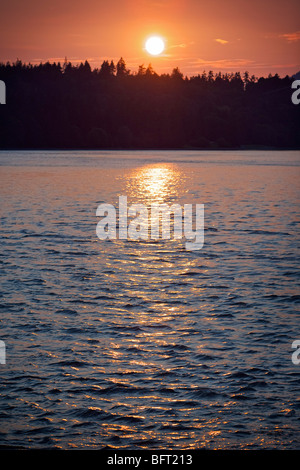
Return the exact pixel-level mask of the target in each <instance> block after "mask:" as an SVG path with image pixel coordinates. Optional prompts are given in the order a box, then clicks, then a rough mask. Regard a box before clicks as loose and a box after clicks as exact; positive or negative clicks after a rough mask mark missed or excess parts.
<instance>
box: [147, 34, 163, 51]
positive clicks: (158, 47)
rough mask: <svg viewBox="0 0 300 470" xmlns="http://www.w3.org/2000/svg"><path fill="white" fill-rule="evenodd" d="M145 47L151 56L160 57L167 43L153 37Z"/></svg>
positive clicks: (157, 37)
mask: <svg viewBox="0 0 300 470" xmlns="http://www.w3.org/2000/svg"><path fill="white" fill-rule="evenodd" d="M145 47H146V51H147V52H149V54H151V55H159V54H161V53H162V52H163V50H164V49H165V43H164V41H163V39H162V38H160V37H159V36H151V37H150V38H149V39H147V41H146V44H145Z"/></svg>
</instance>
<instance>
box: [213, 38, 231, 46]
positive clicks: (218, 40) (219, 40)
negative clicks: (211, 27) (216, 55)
mask: <svg viewBox="0 0 300 470" xmlns="http://www.w3.org/2000/svg"><path fill="white" fill-rule="evenodd" d="M215 41H216V42H218V43H220V44H223V45H224V44H228V41H226V39H215Z"/></svg>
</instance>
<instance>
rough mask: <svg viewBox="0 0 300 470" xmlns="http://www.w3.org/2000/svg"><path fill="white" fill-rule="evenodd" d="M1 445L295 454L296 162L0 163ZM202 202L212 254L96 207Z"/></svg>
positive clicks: (126, 156) (259, 154) (231, 156)
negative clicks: (126, 227)
mask: <svg viewBox="0 0 300 470" xmlns="http://www.w3.org/2000/svg"><path fill="white" fill-rule="evenodd" d="M0 165H1V200H2V204H1V216H2V224H1V238H2V250H1V258H0V259H1V278H2V279H1V286H2V289H1V301H2V302H1V311H2V315H1V333H0V340H1V341H4V343H5V350H6V360H5V364H0V376H1V386H0V395H1V399H0V417H1V425H0V446H2V447H3V446H4V447H6V448H7V447H9V448H15V447H21V448H26V449H29V448H31V449H48V448H49V449H56V448H60V449H74V448H75V449H102V448H111V449H175V450H176V449H203V448H206V449H260V448H263V449H265V448H267V449H274V448H276V449H295V448H299V444H300V438H299V428H300V426H299V425H300V421H299V416H300V393H299V392H300V386H299V383H300V381H299V371H300V365H297V364H295V363H294V362H293V361H292V354H293V351H294V350H293V349H292V343H293V341H295V340H297V339H298V340H300V332H299V299H300V295H299V208H300V204H299V202H300V201H299V197H300V192H299V178H300V153H299V152H292V151H274V152H273V151H224V152H223V151H208V152H205V151H186V152H184V151H161V152H160V151H140V152H139V151H134V152H130V151H124V152H123V151H119V152H113V151H112V152H110V151H107V152H106V151H99V152H98V151H82V152H81V151H74V152H73V151H65V152H63V151H49V152H48V151H34V152H29V151H26V152H22V151H15V152H11V151H2V152H0ZM121 195H122V196H127V198H128V203H129V204H134V203H142V204H145V205H149V204H151V203H153V202H154V203H166V204H168V205H171V204H173V203H178V204H180V205H183V204H204V210H205V218H204V245H203V248H202V249H201V250H196V251H187V250H186V249H185V245H184V243H183V240H175V239H170V240H163V239H159V240H131V239H127V240H120V239H115V240H100V239H99V238H98V237H97V235H96V226H97V223H98V221H99V217H97V216H96V210H97V207H98V206H99V204H103V203H109V204H112V205H114V206H117V204H118V198H119V196H121Z"/></svg>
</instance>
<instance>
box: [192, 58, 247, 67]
mask: <svg viewBox="0 0 300 470" xmlns="http://www.w3.org/2000/svg"><path fill="white" fill-rule="evenodd" d="M193 63H194V64H195V65H194V66H195V67H196V66H200V65H201V66H202V67H205V68H207V67H212V68H214V69H240V68H241V67H248V66H253V65H254V64H255V62H254V61H253V60H248V59H217V60H204V59H197V60H196V61H194V62H193Z"/></svg>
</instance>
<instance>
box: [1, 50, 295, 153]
mask: <svg viewBox="0 0 300 470" xmlns="http://www.w3.org/2000/svg"><path fill="white" fill-rule="evenodd" d="M124 77H126V80H124V79H123V78H124ZM242 77H243V78H242ZM0 80H3V81H4V82H5V84H6V92H7V97H6V101H7V104H6V105H4V106H3V105H2V106H0V148H1V149H11V148H20V149H26V148H29V149H33V148H78V149H79V148H89V149H92V148H102V149H103V148H208V149H209V148H240V147H242V148H248V147H252V146H268V147H271V148H273V147H274V148H299V147H300V134H299V123H300V106H295V105H294V104H293V103H292V101H291V94H292V90H291V84H292V82H293V80H294V78H293V77H288V76H286V77H284V78H280V77H279V75H278V74H274V75H272V74H270V75H269V76H268V77H260V78H256V77H255V76H254V75H252V76H249V73H248V72H245V73H244V74H243V76H241V74H240V72H236V73H225V74H222V73H221V72H218V73H216V74H214V73H213V72H212V71H209V72H208V74H206V72H205V71H203V73H202V74H200V73H199V74H197V75H195V76H192V77H190V78H187V77H186V78H185V79H184V77H183V74H182V73H181V72H180V70H179V68H178V67H176V68H174V69H173V70H172V72H171V74H166V73H164V74H161V75H158V74H157V73H156V72H155V71H154V70H153V67H152V65H151V64H149V66H148V67H147V68H146V67H145V66H144V65H140V66H139V68H138V72H137V73H131V72H130V71H129V70H128V69H127V66H126V63H125V61H124V59H123V58H122V57H121V59H120V60H119V61H118V63H117V66H115V65H114V62H113V61H112V60H111V61H108V60H104V61H103V63H102V64H101V66H100V69H94V70H92V69H91V66H90V64H89V63H88V61H84V62H81V63H80V64H78V65H76V66H75V65H73V64H72V63H71V62H69V61H68V60H67V58H66V59H65V61H64V63H63V65H61V64H60V63H55V62H54V63H50V62H46V63H40V64H37V65H32V64H27V65H26V64H24V63H23V62H22V61H21V60H20V59H17V60H16V62H15V63H9V62H7V63H6V64H2V63H0Z"/></svg>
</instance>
